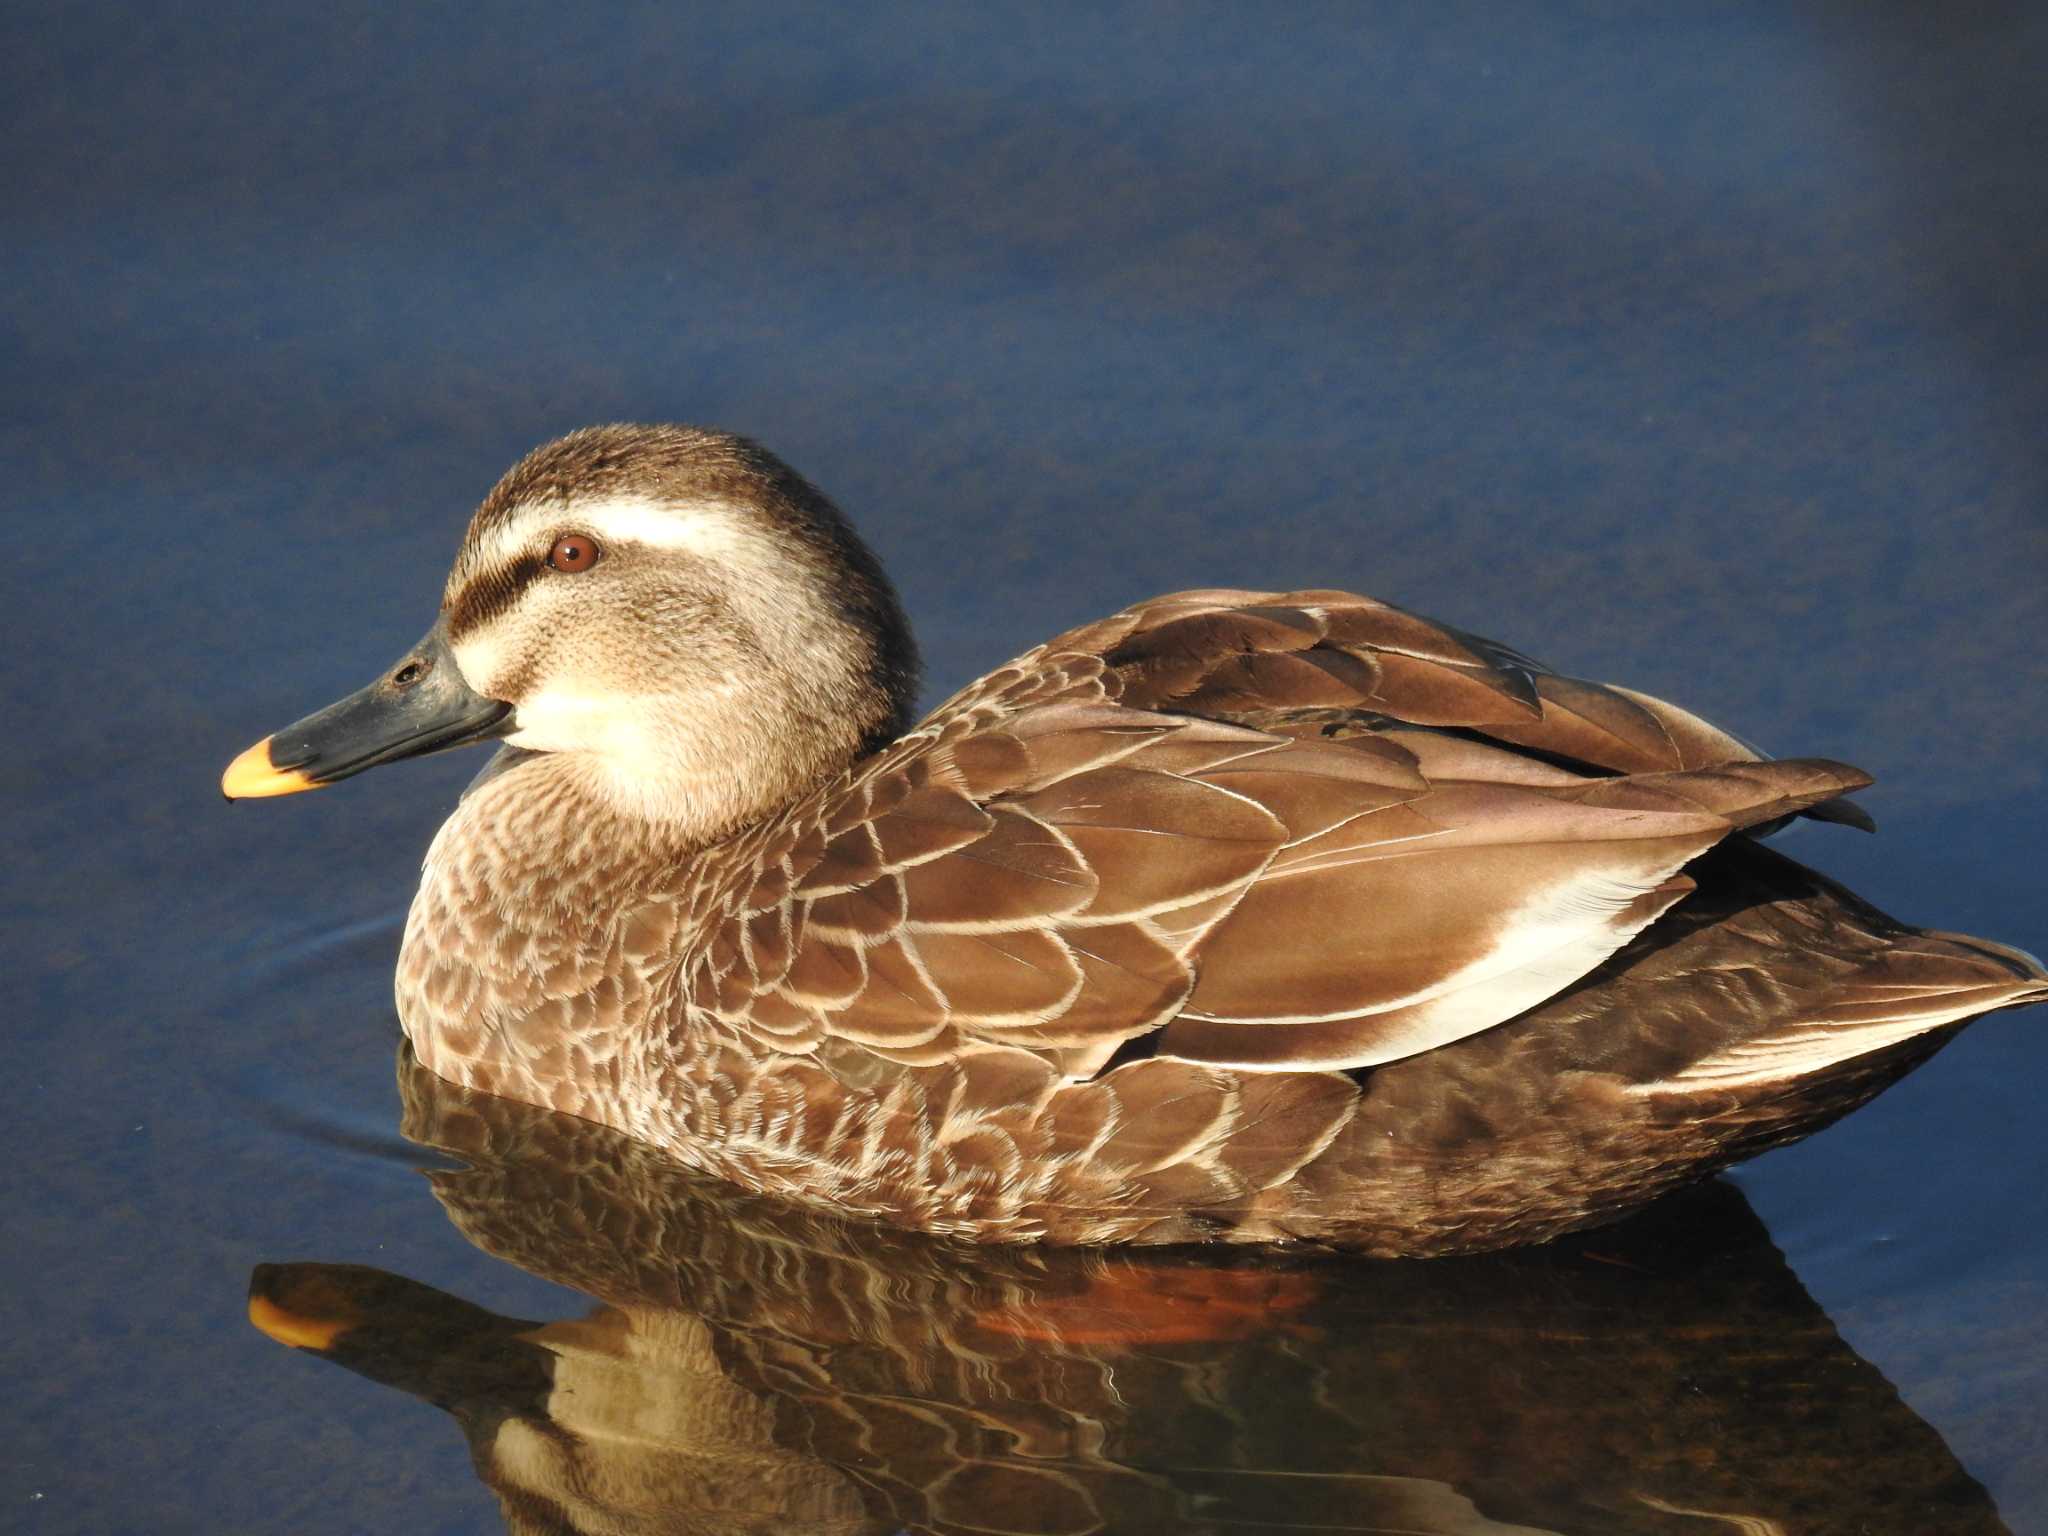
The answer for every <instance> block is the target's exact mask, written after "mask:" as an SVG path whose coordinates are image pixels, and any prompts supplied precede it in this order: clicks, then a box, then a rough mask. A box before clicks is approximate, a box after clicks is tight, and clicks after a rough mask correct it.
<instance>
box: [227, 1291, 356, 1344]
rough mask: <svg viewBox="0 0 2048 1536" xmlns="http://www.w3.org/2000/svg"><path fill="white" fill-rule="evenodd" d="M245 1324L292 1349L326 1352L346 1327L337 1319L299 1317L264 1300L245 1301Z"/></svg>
mask: <svg viewBox="0 0 2048 1536" xmlns="http://www.w3.org/2000/svg"><path fill="white" fill-rule="evenodd" d="M249 1321H250V1322H251V1323H252V1324H253V1325H254V1326H255V1328H256V1331H257V1332H259V1333H261V1334H264V1335H266V1336H268V1337H269V1338H273V1339H275V1340H277V1342H278V1343H280V1344H289V1345H290V1346H291V1347H292V1348H293V1349H317V1350H329V1349H332V1348H334V1346H335V1344H336V1343H337V1342H339V1340H340V1339H341V1337H342V1335H343V1334H345V1333H347V1332H348V1331H349V1324H348V1323H347V1322H344V1321H342V1320H341V1319H339V1318H321V1317H301V1316H299V1314H298V1313H296V1312H287V1311H286V1310H285V1309H284V1308H283V1307H280V1306H279V1305H278V1304H277V1303H276V1302H274V1301H272V1300H271V1299H270V1298H269V1297H268V1296H251V1297H250V1298H249Z"/></svg>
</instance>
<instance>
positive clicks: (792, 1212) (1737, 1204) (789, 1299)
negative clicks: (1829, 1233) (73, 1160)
mask: <svg viewBox="0 0 2048 1536" xmlns="http://www.w3.org/2000/svg"><path fill="white" fill-rule="evenodd" d="M400 1077H401V1089H402V1092H403V1094H404V1099H405V1124H404V1129H405V1133H406V1135H407V1136H408V1137H409V1138H411V1139H412V1140H413V1141H415V1142H416V1143H418V1144H420V1145H422V1146H425V1147H428V1148H432V1149H435V1150H436V1151H438V1152H441V1153H445V1154H448V1155H451V1156H453V1157H455V1158H457V1159H459V1160H460V1163H461V1166H459V1167H457V1168H454V1169H441V1170H436V1171H432V1172H430V1173H429V1174H428V1178H429V1180H430V1182H431V1184H432V1186H433V1190H434V1193H435V1195H436V1196H437V1198H438V1199H439V1200H440V1201H441V1203H442V1205H443V1207H444V1208H445V1210H446V1212H447V1214H448V1216H449V1218H450V1219H451V1220H452V1221H453V1222H454V1223H455V1224H456V1226H457V1227H458V1228H459V1229H460V1230H461V1231H462V1233H463V1235H464V1236H465V1237H467V1238H468V1239H469V1240H470V1241H471V1242H472V1243H474V1244H476V1245H477V1246H478V1247H480V1248H482V1249H484V1250H485V1251H486V1252H489V1253H491V1254H494V1255H496V1256H497V1257H499V1258H502V1259H505V1260H508V1261H509V1262H511V1263H513V1264H516V1265H519V1266H520V1267H522V1268H524V1269H526V1270H529V1271H531V1272H533V1273H535V1274H538V1275H540V1276H542V1277H544V1278H546V1279H548V1280H551V1281H554V1282H556V1283H559V1284H562V1285H566V1286H570V1287H573V1288H575V1289H577V1290H580V1291H582V1292H584V1293H585V1294H587V1295H589V1296H590V1297H592V1298H593V1299H594V1300H595V1301H596V1302H597V1306H596V1307H595V1309H594V1310H592V1311H590V1312H588V1313H587V1314H584V1315H581V1316H574V1317H568V1318H562V1319H558V1320H551V1321H539V1322H537V1321H532V1320H525V1319H518V1318H509V1317H502V1316H499V1315H497V1314H495V1313H492V1312H489V1311H486V1310H484V1309H483V1308H480V1307H477V1306H474V1305H472V1304H470V1303H469V1302H466V1301H464V1300H461V1299H459V1298H457V1297H455V1296H451V1295H448V1294H446V1293H445V1292H442V1291H439V1290H436V1289H434V1288H432V1287H430V1286H427V1285H424V1284H421V1283H419V1282H416V1281H413V1280H409V1279H406V1278H404V1277H401V1276H398V1275H394V1274H390V1273H387V1272H385V1271H382V1270H377V1269H371V1268H366V1267H361V1266H353V1265H330V1264H317V1263H289V1264H266V1265H263V1266H260V1267H259V1268H258V1269H257V1271H256V1273H255V1275H254V1277H253V1279H252V1282H251V1303H250V1305H251V1317H252V1320H253V1321H255V1322H256V1323H257V1324H258V1326H260V1327H262V1328H263V1329H264V1330H265V1331H266V1332H268V1333H270V1334H271V1335H272V1336H273V1337H275V1338H278V1339H279V1340H280V1341H282V1342H286V1343H290V1344H293V1345H295V1346H297V1347H299V1348H302V1349H306V1350H309V1351H311V1352H313V1353H317V1354H320V1355H322V1356H324V1357H325V1358H327V1359H330V1360H332V1361H334V1362H336V1363H338V1364H341V1365H343V1366H346V1367H347V1368H348V1369H350V1370H352V1371H355V1372H357V1373H358V1374H360V1375H363V1376H367V1377H369V1378H371V1379H373V1380H376V1381H379V1382H382V1383H385V1384H387V1385H389V1386H393V1387H396V1388H398V1389H399V1390H401V1391H403V1392H406V1393H409V1394H412V1395H414V1396H416V1397H420V1398H423V1399H425V1400H427V1401H430V1402H433V1403H435V1404H437V1405H439V1406H440V1407H442V1408H444V1409H446V1410H448V1412H450V1413H451V1414H452V1415H453V1416H454V1418H455V1419H456V1421H457V1423H458V1424H459V1425H460V1426H461V1429H462V1432H463V1433H464V1434H465V1435H466V1437H467V1438H468V1441H469V1444H470V1449H471V1454H472V1458H473V1463H474V1466H475V1469H476V1473H477V1475H478V1477H479V1478H480V1479H481V1480H482V1481H483V1483H484V1484H485V1485H486V1486H487V1487H488V1488H489V1490H490V1491H491V1493H492V1494H493V1495H495V1496H496V1498H497V1500H498V1503H499V1505H500V1509H501V1512H502V1514H503V1516H504V1519H505V1522H506V1525H507V1527H508V1529H510V1530H511V1531H514V1532H519V1533H529V1532H600V1531H602V1532H617V1531H651V1530H675V1531H706V1532H709V1531H721V1532H723V1531H734V1532H740V1531H746V1532H753V1531H762V1532H765V1531H790V1530H798V1531H805V1532H844V1533H853V1532H874V1533H878V1536H886V1533H891V1532H897V1531H913V1532H932V1533H948V1532H986V1531H1005V1532H1032V1533H1050V1532H1087V1531H1219V1532H1220V1531H1226V1530H1227V1531H1283V1530H1303V1529H1315V1530H1328V1531H1336V1530H1347V1531H1351V1530H1355V1531H1386V1532H1391V1531H1400V1532H1410V1533H1422V1532H1442V1533H1467V1536H1506V1533H1528V1532H1558V1533H1564V1532H1569V1533H1605V1532H1615V1533H1620V1532H1630V1533H1660V1532H1670V1533H1673V1536H1680V1533H1696V1532H1701V1531H1711V1530H1716V1529H1725V1530H1730V1531H1741V1532H1745V1533H1750V1536H1795V1533H1809V1532H1812V1533H1819V1532H1861V1533H1879V1532H1891V1531H1897V1532H1901V1533H1904V1532H1913V1533H1916V1536H1917V1533H1922V1532H1926V1531H1931V1530H1940V1531H1943V1532H1949V1533H1967V1532H1999V1531H2004V1530H2005V1529H2006V1527H2005V1526H2004V1525H2003V1524H2002V1523H2001V1522H2000V1520H1999V1517H1998V1515H1997V1513H1996V1511H1995V1510H1994V1508H1993V1506H1992V1504H1991V1501H1990V1499H1989V1497H1988V1495H1986V1493H1985V1492H1984V1490H1983V1489H1982V1488H1981V1487H1980V1486H1979V1485H1978V1484H1977V1483H1976V1482H1975V1481H1974V1480H1973V1479H1972V1478H1971V1477H1970V1476H1969V1475H1968V1474H1967V1473H1966V1472H1965V1471H1964V1470H1963V1468H1962V1467H1961V1466H1960V1465H1959V1464H1958V1463H1957V1461H1956V1460H1955V1458H1954V1457H1953V1456H1952V1455H1951V1454H1950V1452H1949V1451H1948V1448H1947V1447H1946V1446H1945V1445H1944V1443H1943V1442H1942V1439H1941V1437H1940V1436H1939V1435H1938V1434H1937V1433H1936V1432H1935V1431H1934V1430H1933V1429H1932V1428H1931V1427H1930V1426H1929V1425H1928V1424H1926V1423H1925V1422H1924V1421H1922V1420H1921V1419H1920V1418H1919V1417H1918V1416H1917V1415H1916V1414H1914V1413H1913V1411H1912V1410H1911V1409H1910V1408H1908V1407H1907V1406H1906V1405H1905V1404H1904V1403H1903V1402H1902V1401H1901V1400H1900V1398H1899V1396H1898V1394H1897V1393H1896V1392H1895V1391H1894V1390H1893V1388H1892V1386H1891V1385H1890V1383H1888V1382H1887V1381H1886V1380H1885V1378H1884V1377H1883V1375H1882V1374H1880V1373H1879V1372H1878V1371H1877V1370H1876V1369H1875V1368H1874V1367H1873V1366H1871V1365H1870V1364H1869V1363H1868V1362H1866V1361H1864V1360H1863V1359H1861V1358H1860V1357H1859V1356H1857V1354H1856V1353H1855V1352H1854V1351H1853V1350H1851V1349H1850V1348H1849V1347H1848V1346H1847V1345H1846V1344H1844V1343H1843V1341H1842V1340H1841V1338H1840V1336H1839V1335H1838V1334H1837V1333H1836V1331H1835V1329H1834V1327H1833V1325H1832V1324H1831V1323H1830V1322H1829V1320H1828V1318H1827V1317H1826V1315H1825V1314H1824V1313H1823V1312H1822V1311H1821V1310H1820V1309H1819V1307H1818V1306H1816V1305H1815V1303H1814V1302H1813V1300H1812V1299H1811V1298H1810V1297H1809V1296H1808V1295H1807V1293H1806V1292H1805V1290H1804V1289H1803V1288H1802V1287H1801V1285H1800V1283H1799V1281H1798V1280H1797V1278H1795V1277H1794V1275H1793V1274H1792V1272H1791V1271H1790V1269H1789V1268H1788V1267H1787V1266H1786V1264H1785V1262H1784V1259H1783V1257H1782V1256H1781V1255H1780V1254H1779V1252H1778V1250H1777V1249H1776V1248H1775V1247H1773V1246H1772V1244H1771V1242H1770V1239H1769V1237H1768V1235H1767V1234H1766V1233H1765V1231H1764V1229H1763V1227H1762V1225H1761V1223H1760V1222H1758V1220H1757V1219H1756V1217H1755V1216H1754V1215H1753V1214H1752V1213H1751V1212H1750V1210H1749V1207H1748V1205H1747V1203H1746V1202H1745V1201H1744V1199H1743V1197H1742V1196H1741V1194H1740V1193H1738V1192H1737V1191H1736V1190H1735V1189H1734V1188H1733V1187H1732V1186H1729V1185H1727V1184H1723V1183H1714V1184H1709V1185H1705V1186H1701V1187H1699V1188H1696V1189H1694V1190H1693V1191H1691V1192H1689V1193H1687V1194H1684V1195H1681V1196H1678V1197H1675V1198H1673V1199H1671V1200H1668V1201H1665V1202H1662V1203H1660V1204H1659V1205H1657V1206H1655V1207H1653V1208H1652V1209H1650V1210H1649V1211H1647V1212H1644V1213H1643V1214H1641V1215H1639V1216H1637V1217H1636V1218H1634V1219H1632V1220H1630V1221H1628V1222H1626V1223H1624V1224H1622V1225H1620V1226H1616V1227H1612V1228H1609V1229H1607V1230H1605V1231H1601V1232H1596V1233H1591V1234H1587V1235H1584V1236H1583V1237H1580V1238H1578V1239H1574V1240H1571V1241H1567V1242H1563V1243H1559V1244H1555V1245H1552V1246H1550V1247H1546V1248H1541V1249H1533V1250H1525V1251H1522V1252H1519V1253H1513V1254H1506V1255H1498V1256H1489V1257H1484V1258H1474V1259H1452V1260H1439V1261H1433V1262H1426V1263H1366V1262H1358V1261H1347V1262H1340V1261H1333V1260H1329V1259H1320V1258H1299V1259H1296V1258H1289V1257H1285V1256H1273V1255H1265V1256H1260V1255H1244V1254H1233V1255H1224V1256H1213V1255H1208V1254H1197V1253H1188V1252H1179V1253H1175V1252H1164V1253H1161V1252H1154V1253H1150V1254H1147V1255H1145V1256H1142V1257H1123V1256H1111V1255H1106V1254H1103V1253H1100V1252H1086V1251H1073V1250H1066V1251H1054V1250H1042V1249H1041V1250H1029V1249H1019V1250H998V1249H973V1248H965V1247H960V1246H956V1245H950V1244H946V1243H941V1242H935V1241H932V1240H929V1239H925V1238H921V1237H917V1236H914V1235H908V1234H900V1233H893V1232H886V1231H879V1230H876V1229H873V1228H868V1227H864V1226H859V1225H855V1224H850V1223H846V1222H841V1221H838V1220H836V1219H834V1218H833V1217H831V1216H830V1215H828V1214H824V1213H819V1212H814V1211H801V1210H797V1209H794V1208H791V1207H786V1206H780V1205H776V1204H774V1203H772V1202H768V1201H763V1200H760V1199H756V1198H751V1197H746V1196H742V1195H739V1194H737V1193H735V1192H734V1191H732V1190H731V1189H729V1188H728V1187H727V1186H724V1185H720V1184H716V1183H713V1182H709V1181H706V1180H704V1179H701V1178H699V1177H697V1176H694V1175H691V1174H688V1173H685V1172H683V1171H681V1170H678V1169H676V1168H675V1167H673V1166H672V1165H669V1164H667V1163H665V1162H664V1161H663V1160H661V1159H660V1158H659V1157H658V1156H656V1155H655V1154H654V1153H652V1152H651V1151H649V1150H648V1149H647V1148H644V1147H642V1146H639V1145H637V1144H635V1143H633V1142H631V1141H629V1140H627V1139H625V1138H623V1137H621V1136H619V1135H617V1134H616V1133H614V1132H611V1131H609V1130H606V1129H604V1128H602V1127H599V1126H595V1125H591V1124H588V1123H586V1122H583V1121H579V1120H575V1119H571V1118H568V1117H565V1116H560V1115H555V1114H551V1113H548V1112H545V1111H541V1110H538V1109H533V1108H530V1107H527V1106H524V1105H519V1104H514V1103H510V1102H508V1101H504V1100H498V1099H492V1098H489V1097H486V1096H483V1095H478V1094H473V1093H469V1092H467V1091H465V1090H462V1089H459V1088H456V1087H453V1086H451V1085H449V1084H446V1083H443V1082H442V1081H440V1080H439V1079H437V1078H434V1077H433V1076H431V1075H430V1074H428V1073H426V1072H424V1071H422V1070H420V1069H419V1068H418V1067H417V1066H416V1065H415V1064H414V1063H413V1062H412V1061H411V1059H410V1056H409V1054H406V1055H402V1056H401V1059H400Z"/></svg>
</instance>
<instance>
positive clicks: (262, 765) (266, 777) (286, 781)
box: [220, 736, 320, 800]
mask: <svg viewBox="0 0 2048 1536" xmlns="http://www.w3.org/2000/svg"><path fill="white" fill-rule="evenodd" d="M270 740H271V739H270V738H269V737H268V736H266V737H264V738H263V739H262V740H261V741H259V742H257V743H256V745H255V746H253V747H251V748H250V749H249V750H248V751H246V752H244V753H243V754H242V755H241V756H240V757H238V758H236V759H235V760H234V761H233V762H232V763H229V764H228V768H227V772H225V773H223V774H222V775H221V776H220V792H221V793H222V794H224V795H226V796H227V797H228V798H229V799H230V800H260V799H262V798H264V797H265V796H267V795H295V794H297V793H298V792H299V791H300V790H302V789H318V788H319V787H320V786H319V785H318V784H316V783H314V782H313V780H311V779H309V778H307V777H306V776H305V775H304V774H303V773H300V772H299V771H298V770H297V769H296V768H279V767H278V766H277V765H276V764H274V763H272V762H271V760H270Z"/></svg>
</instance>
